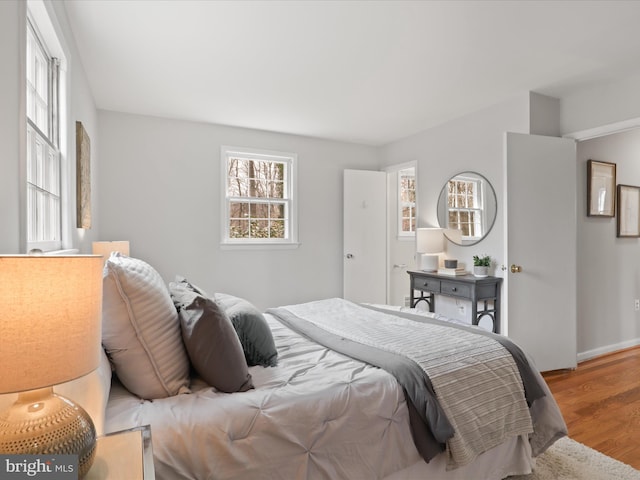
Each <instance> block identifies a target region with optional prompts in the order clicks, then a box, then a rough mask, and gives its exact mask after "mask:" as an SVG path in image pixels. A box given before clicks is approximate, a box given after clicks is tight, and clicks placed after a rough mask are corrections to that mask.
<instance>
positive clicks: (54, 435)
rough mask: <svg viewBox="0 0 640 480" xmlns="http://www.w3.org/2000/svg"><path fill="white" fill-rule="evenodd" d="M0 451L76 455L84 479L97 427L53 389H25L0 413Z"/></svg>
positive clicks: (80, 409)
mask: <svg viewBox="0 0 640 480" xmlns="http://www.w3.org/2000/svg"><path fill="white" fill-rule="evenodd" d="M0 453H2V454H5V455H48V454H52V455H55V454H58V455H78V475H79V478H83V477H84V476H85V475H86V474H87V472H88V471H89V469H90V468H91V464H92V463H93V459H94V457H95V453H96V429H95V427H94V425H93V421H92V420H91V417H90V416H89V414H88V413H87V412H86V411H85V410H84V409H83V408H82V407H80V406H79V405H76V404H74V403H73V402H72V401H71V400H69V399H67V398H65V397H63V396H61V395H58V394H55V393H53V388H51V387H49V388H42V389H39V390H33V391H30V392H25V393H21V394H19V395H18V400H17V401H16V402H15V403H14V404H13V405H12V406H11V407H10V408H9V409H8V410H5V411H3V412H0Z"/></svg>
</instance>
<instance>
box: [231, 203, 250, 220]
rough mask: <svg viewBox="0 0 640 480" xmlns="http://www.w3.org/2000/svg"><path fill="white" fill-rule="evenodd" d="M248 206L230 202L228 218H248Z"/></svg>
mask: <svg viewBox="0 0 640 480" xmlns="http://www.w3.org/2000/svg"><path fill="white" fill-rule="evenodd" d="M248 217H249V204H248V203H240V202H231V203H230V204H229V218H248Z"/></svg>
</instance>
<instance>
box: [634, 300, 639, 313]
mask: <svg viewBox="0 0 640 480" xmlns="http://www.w3.org/2000/svg"><path fill="white" fill-rule="evenodd" d="M634 305H635V309H636V312H637V311H638V310H640V299H639V298H636V301H635V304H634Z"/></svg>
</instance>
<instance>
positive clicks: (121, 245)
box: [92, 240, 129, 262]
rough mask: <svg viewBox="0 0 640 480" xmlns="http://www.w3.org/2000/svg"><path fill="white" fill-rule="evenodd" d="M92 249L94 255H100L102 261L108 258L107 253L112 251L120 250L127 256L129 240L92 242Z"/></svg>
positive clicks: (109, 253)
mask: <svg viewBox="0 0 640 480" xmlns="http://www.w3.org/2000/svg"><path fill="white" fill-rule="evenodd" d="M92 251H93V253H94V254H96V255H102V257H103V262H106V261H107V260H108V259H109V255H111V253H112V252H120V253H122V254H123V255H126V256H127V257H128V256H129V241H128V240H118V241H113V242H93V244H92Z"/></svg>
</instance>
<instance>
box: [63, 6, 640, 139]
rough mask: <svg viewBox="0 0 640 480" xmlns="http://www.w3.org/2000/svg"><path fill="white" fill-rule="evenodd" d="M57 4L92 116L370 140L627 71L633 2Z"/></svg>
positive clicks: (639, 38) (638, 58)
mask: <svg viewBox="0 0 640 480" xmlns="http://www.w3.org/2000/svg"><path fill="white" fill-rule="evenodd" d="M64 3H65V6H66V10H67V13H68V17H69V21H70V24H71V27H72V29H73V33H74V35H75V40H76V43H77V46H78V49H79V52H80V56H81V59H82V63H83V65H84V68H85V71H86V74H87V77H88V79H89V83H90V87H91V90H92V92H93V94H94V98H95V102H96V105H97V107H98V108H101V109H106V110H115V111H121V112H129V113H139V114H145V115H153V116H160V117H170V118H177V119H186V120H194V121H200V122H207V123H218V124H225V125H233V126H241V127H249V128H257V129H263V130H270V131H278V132H286V133H293V134H300V135H308V136H314V137H321V138H330V139H336V140H345V141H351V142H357V143H363V144H370V145H382V144H385V143H388V142H391V141H394V140H397V139H399V138H403V137H406V136H408V135H411V134H414V133H417V132H419V131H422V130H425V129H427V128H430V127H433V126H435V125H438V124H441V123H443V122H446V121H448V120H451V119H453V118H456V117H459V116H462V115H465V114H467V113H470V112H472V111H475V110H478V109H480V108H483V107H486V106H489V105H492V104H495V103H498V102H500V101H503V100H505V99H508V98H510V97H512V96H514V95H517V94H522V93H523V92H526V91H530V90H531V91H536V92H539V93H543V94H547V95H552V96H556V97H562V96H563V95H566V94H567V93H568V92H570V91H572V89H576V88H584V87H586V86H588V85H590V84H592V83H594V82H601V81H607V80H611V79H615V78H617V77H620V76H627V75H630V74H634V73H637V72H638V71H640V28H639V27H638V24H639V22H640V2H638V1H626V2H621V1H611V0H609V1H577V0H576V1H531V2H528V1H464V2H456V1H342V2H340V1H205V0H200V1H187V0H184V1H180V0H169V1H156V0H145V1H143V0H128V1H127V0H92V1H88V0H65V2H64Z"/></svg>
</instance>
